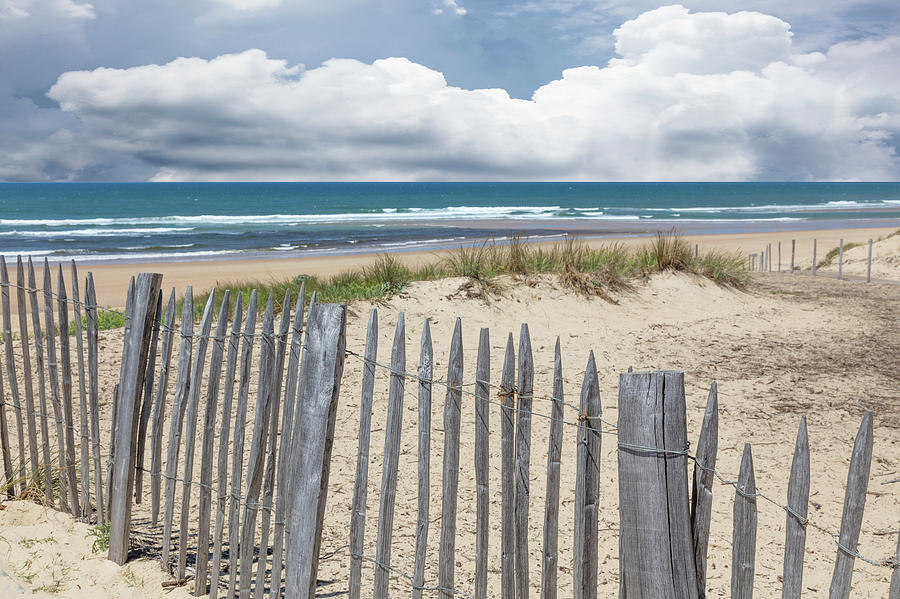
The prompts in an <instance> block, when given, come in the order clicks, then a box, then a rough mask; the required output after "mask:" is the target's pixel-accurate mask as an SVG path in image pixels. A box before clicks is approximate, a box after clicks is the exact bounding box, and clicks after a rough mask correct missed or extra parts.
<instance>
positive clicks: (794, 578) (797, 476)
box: [781, 416, 809, 599]
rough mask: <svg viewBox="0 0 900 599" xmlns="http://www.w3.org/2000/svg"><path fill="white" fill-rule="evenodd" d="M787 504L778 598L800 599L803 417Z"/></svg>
mask: <svg viewBox="0 0 900 599" xmlns="http://www.w3.org/2000/svg"><path fill="white" fill-rule="evenodd" d="M787 505H788V507H789V508H790V509H791V510H793V512H794V513H793V514H792V513H790V512H788V514H787V522H786V523H785V540H784V575H783V576H782V585H781V597H782V599H800V596H801V594H802V592H803V557H804V555H805V551H806V514H807V510H808V509H809V437H808V436H807V432H806V416H804V417H803V418H801V419H800V429H799V430H798V431H797V442H796V444H795V445H794V459H793V461H792V462H791V478H790V480H789V482H788V492H787Z"/></svg>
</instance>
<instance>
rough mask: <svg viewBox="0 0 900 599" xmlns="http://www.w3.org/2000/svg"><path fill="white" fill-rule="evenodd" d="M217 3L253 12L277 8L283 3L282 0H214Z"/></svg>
mask: <svg viewBox="0 0 900 599" xmlns="http://www.w3.org/2000/svg"><path fill="white" fill-rule="evenodd" d="M213 1H214V2H215V3H217V4H219V5H221V6H223V7H225V8H228V9H231V10H237V11H242V12H252V11H257V10H263V9H266V8H275V7H276V6H278V5H280V4H281V0H213Z"/></svg>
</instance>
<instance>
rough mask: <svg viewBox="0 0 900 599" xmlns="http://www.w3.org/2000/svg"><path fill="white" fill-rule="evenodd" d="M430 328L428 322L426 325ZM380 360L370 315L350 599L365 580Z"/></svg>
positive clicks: (353, 517)
mask: <svg viewBox="0 0 900 599" xmlns="http://www.w3.org/2000/svg"><path fill="white" fill-rule="evenodd" d="M426 326H427V321H426ZM377 359H378V310H377V309H376V308H372V312H371V314H369V328H368V329H367V330H366V349H365V355H364V357H363V364H362V396H361V397H360V402H359V433H358V439H359V442H358V448H357V453H356V482H355V483H354V486H353V504H352V507H351V510H350V590H349V595H350V599H359V597H360V584H361V580H362V552H363V540H364V538H365V531H366V497H367V495H368V487H369V484H368V483H369V438H370V436H371V434H372V394H373V393H374V390H375V361H376V360H377Z"/></svg>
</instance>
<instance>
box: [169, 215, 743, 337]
mask: <svg viewBox="0 0 900 599" xmlns="http://www.w3.org/2000/svg"><path fill="white" fill-rule="evenodd" d="M662 271H676V272H687V273H692V274H696V275H699V276H702V277H706V278H708V279H710V280H711V281H714V282H715V283H718V284H721V285H725V286H729V287H736V288H743V287H746V286H747V285H748V284H749V283H750V272H749V271H748V269H747V266H746V262H745V260H744V259H743V257H742V256H740V255H739V254H737V253H729V252H723V251H720V250H713V251H709V252H706V253H703V254H701V255H699V256H696V257H695V256H694V253H693V248H692V247H691V246H690V245H689V244H688V243H687V242H686V241H685V240H684V239H682V238H681V237H680V236H679V235H678V233H677V232H676V231H674V230H671V231H667V232H660V233H658V234H657V235H656V237H655V238H653V239H652V240H651V241H649V242H648V243H646V244H644V245H643V246H641V247H638V248H636V249H629V248H626V247H625V246H623V245H620V244H613V245H610V246H605V247H600V248H592V247H588V246H587V245H586V244H584V243H583V242H581V241H580V240H578V239H576V238H569V239H566V240H565V241H563V242H561V243H557V244H555V245H553V246H550V247H538V246H536V245H529V244H526V243H524V242H522V240H521V239H520V238H519V237H518V236H513V237H512V239H511V240H510V242H509V243H506V244H501V243H498V242H496V241H494V240H488V241H485V242H482V243H478V244H475V245H471V246H460V247H458V248H456V249H454V250H451V251H449V252H446V253H445V254H442V255H441V257H440V258H439V259H437V260H435V261H433V262H429V263H427V264H425V265H422V266H419V267H417V268H410V267H408V266H406V265H405V264H404V263H403V262H402V261H401V260H400V259H399V258H397V257H396V256H392V255H390V254H382V255H379V256H378V257H377V258H376V259H375V261H374V262H373V263H372V264H369V265H367V266H363V267H361V268H356V269H351V270H347V271H344V272H341V273H338V274H336V275H333V276H331V277H327V278H319V277H313V276H307V275H300V276H298V277H295V278H292V279H286V280H281V281H259V280H256V281H235V282H224V283H219V284H218V285H217V292H216V297H215V299H214V306H215V310H216V311H218V309H219V307H220V306H221V302H222V297H223V291H224V290H225V289H230V290H231V294H232V299H231V305H232V306H233V305H234V294H236V293H240V294H241V295H242V296H243V304H244V306H245V307H246V306H247V303H248V301H249V299H250V293H251V291H252V290H253V289H256V290H257V294H258V296H257V309H258V311H259V312H260V313H261V312H262V311H263V310H264V309H265V304H266V298H267V297H268V295H269V293H270V292H271V293H272V295H273V303H274V307H275V311H276V312H279V311H281V308H282V305H281V304H282V302H283V298H284V296H285V293H286V292H287V291H290V294H291V301H292V302H293V301H295V300H296V297H297V293H299V290H300V286H301V285H302V284H303V283H305V284H306V301H307V302H308V301H309V298H310V297H311V295H312V293H313V292H315V293H316V297H317V301H320V302H339V303H348V302H354V301H359V300H369V301H383V300H387V299H390V298H391V297H392V296H394V295H395V294H397V293H400V292H401V291H403V290H404V288H405V287H406V286H407V285H408V284H409V283H411V282H413V281H430V280H435V279H441V278H446V277H466V278H468V279H470V281H472V282H477V283H478V284H479V289H481V290H482V292H484V291H488V292H489V291H492V290H496V281H495V279H496V277H498V276H501V275H507V276H512V277H518V278H523V277H528V276H530V275H536V274H555V275H557V276H558V278H559V280H560V282H561V283H562V284H563V286H564V287H566V288H568V289H571V290H573V291H575V292H577V293H580V294H583V295H586V296H597V297H602V298H605V299H607V300H610V301H612V298H611V296H610V293H612V292H615V291H619V290H624V289H629V288H631V287H633V286H634V283H635V281H637V280H639V279H641V278H644V277H646V276H648V275H650V274H652V273H655V272H662ZM475 295H483V293H480V294H475ZM208 298H209V292H204V293H200V294H196V295H195V296H194V298H193V300H194V317H195V320H196V319H199V318H200V317H201V316H202V313H203V309H204V307H205V304H206V301H207V300H208ZM179 312H180V302H179Z"/></svg>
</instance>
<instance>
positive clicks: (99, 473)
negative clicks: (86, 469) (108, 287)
mask: <svg viewBox="0 0 900 599" xmlns="http://www.w3.org/2000/svg"><path fill="white" fill-rule="evenodd" d="M84 300H85V307H84V316H85V321H86V322H87V348H88V396H89V406H88V408H89V412H90V413H89V417H90V421H91V455H92V457H93V461H94V500H95V501H96V505H97V521H98V522H99V523H100V524H105V523H106V521H107V519H106V514H107V512H106V502H105V501H104V496H103V465H102V462H101V460H100V373H99V348H98V345H99V343H100V341H99V331H98V330H97V293H96V291H95V290H94V276H93V275H92V274H91V273H88V275H87V281H86V282H85V285H84Z"/></svg>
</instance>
